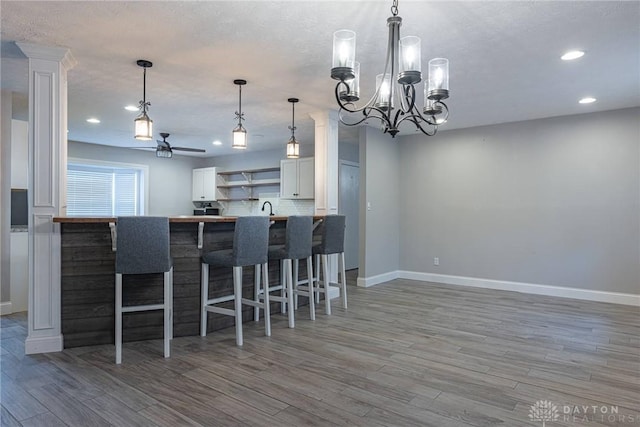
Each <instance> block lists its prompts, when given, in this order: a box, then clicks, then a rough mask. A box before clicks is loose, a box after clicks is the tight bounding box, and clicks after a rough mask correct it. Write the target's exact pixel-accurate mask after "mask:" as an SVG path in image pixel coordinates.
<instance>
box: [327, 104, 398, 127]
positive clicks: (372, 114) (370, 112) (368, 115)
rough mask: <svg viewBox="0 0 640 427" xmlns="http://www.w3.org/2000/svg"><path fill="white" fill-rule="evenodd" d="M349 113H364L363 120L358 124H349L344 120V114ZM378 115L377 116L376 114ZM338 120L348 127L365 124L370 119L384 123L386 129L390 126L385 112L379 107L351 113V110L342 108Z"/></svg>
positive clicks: (365, 108)
mask: <svg viewBox="0 0 640 427" xmlns="http://www.w3.org/2000/svg"><path fill="white" fill-rule="evenodd" d="M345 111H346V112H348V113H360V112H361V113H362V116H363V117H362V119H360V120H358V121H356V122H353V123H351V122H347V121H345V119H344V112H345ZM376 113H377V114H376ZM338 118H339V120H340V123H342V124H344V125H346V126H357V125H359V124H361V123H363V122H364V121H366V120H368V119H377V120H380V121H381V122H382V124H383V125H385V126H386V127H389V126H390V123H389V119H388V117H387V116H386V114H385V113H384V111H382V110H380V109H379V108H377V107H366V106H365V107H363V108H361V109H358V110H357V111H351V110H347V109H343V108H341V109H340V110H339V111H338Z"/></svg>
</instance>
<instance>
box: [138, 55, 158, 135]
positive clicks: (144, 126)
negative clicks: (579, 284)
mask: <svg viewBox="0 0 640 427" xmlns="http://www.w3.org/2000/svg"><path fill="white" fill-rule="evenodd" d="M136 64H138V66H139V67H142V68H143V70H144V72H143V74H142V101H140V107H139V108H140V115H139V116H138V117H137V118H136V119H135V120H134V121H133V123H134V125H135V126H134V128H135V133H134V138H135V139H139V140H142V141H149V140H151V139H153V120H151V119H150V118H149V116H148V115H147V109H148V108H149V106H150V105H151V103H150V102H147V68H151V67H152V66H153V64H152V63H151V61H147V60H146V59H138V60H137V61H136Z"/></svg>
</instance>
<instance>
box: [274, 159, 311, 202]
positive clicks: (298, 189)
mask: <svg viewBox="0 0 640 427" xmlns="http://www.w3.org/2000/svg"><path fill="white" fill-rule="evenodd" d="M314 171H315V170H314V158H313V157H305V158H303V159H286V160H280V198H282V199H313V198H314V192H315V188H314Z"/></svg>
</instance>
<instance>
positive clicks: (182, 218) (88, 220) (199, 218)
mask: <svg viewBox="0 0 640 427" xmlns="http://www.w3.org/2000/svg"><path fill="white" fill-rule="evenodd" d="M323 217H324V216H322V215H314V217H313V218H314V219H320V218H323ZM237 218H238V217H237V216H218V215H178V216H170V217H169V222H236V219H237ZM270 218H271V220H272V221H286V220H287V218H288V217H286V216H280V215H275V216H271V217H270ZM116 221H117V218H115V217H106V216H104V217H71V216H56V217H54V218H53V222H59V223H69V224H99V223H108V222H116Z"/></svg>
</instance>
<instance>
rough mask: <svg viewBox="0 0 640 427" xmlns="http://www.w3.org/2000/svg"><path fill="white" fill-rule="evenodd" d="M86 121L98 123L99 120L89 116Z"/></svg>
mask: <svg viewBox="0 0 640 427" xmlns="http://www.w3.org/2000/svg"><path fill="white" fill-rule="evenodd" d="M87 122H89V123H100V120H98V119H96V118H95V117H90V118H88V119H87Z"/></svg>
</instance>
